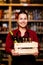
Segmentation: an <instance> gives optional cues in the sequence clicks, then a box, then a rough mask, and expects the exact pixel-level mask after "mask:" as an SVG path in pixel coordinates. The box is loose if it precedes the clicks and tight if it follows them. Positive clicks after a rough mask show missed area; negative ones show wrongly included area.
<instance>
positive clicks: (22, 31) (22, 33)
mask: <svg viewBox="0 0 43 65" xmlns="http://www.w3.org/2000/svg"><path fill="white" fill-rule="evenodd" d="M19 31H20V32H21V36H24V34H25V32H26V28H21V27H19Z"/></svg>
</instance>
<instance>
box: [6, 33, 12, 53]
mask: <svg viewBox="0 0 43 65" xmlns="http://www.w3.org/2000/svg"><path fill="white" fill-rule="evenodd" d="M12 48H13V41H12V38H11V35H10V33H8V35H7V37H6V46H5V50H6V52H7V53H11V49H12Z"/></svg>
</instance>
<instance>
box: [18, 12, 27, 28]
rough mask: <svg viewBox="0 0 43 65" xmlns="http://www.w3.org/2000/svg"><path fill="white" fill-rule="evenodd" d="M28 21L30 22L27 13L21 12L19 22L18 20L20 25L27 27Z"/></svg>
mask: <svg viewBox="0 0 43 65" xmlns="http://www.w3.org/2000/svg"><path fill="white" fill-rule="evenodd" d="M27 22H28V17H27V15H26V14H25V13H21V14H19V16H18V22H17V23H18V25H19V27H22V28H24V27H26V26H27Z"/></svg>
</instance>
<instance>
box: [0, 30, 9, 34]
mask: <svg viewBox="0 0 43 65" xmlns="http://www.w3.org/2000/svg"><path fill="white" fill-rule="evenodd" d="M8 32H9V31H8ZM8 32H4V31H2V32H0V34H8Z"/></svg>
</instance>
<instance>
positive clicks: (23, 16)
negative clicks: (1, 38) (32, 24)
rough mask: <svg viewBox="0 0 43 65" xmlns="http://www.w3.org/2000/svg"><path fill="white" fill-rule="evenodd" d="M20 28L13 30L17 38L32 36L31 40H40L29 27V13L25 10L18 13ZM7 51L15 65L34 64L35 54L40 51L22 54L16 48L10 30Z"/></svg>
mask: <svg viewBox="0 0 43 65" xmlns="http://www.w3.org/2000/svg"><path fill="white" fill-rule="evenodd" d="M17 23H18V29H16V30H13V31H12V32H13V36H14V37H16V38H19V39H20V38H23V37H24V38H31V41H35V42H38V37H37V35H36V33H35V32H34V31H32V30H29V29H28V28H27V23H28V15H27V13H26V12H25V11H20V12H19V13H18V20H17ZM6 51H7V53H10V54H11V55H12V61H13V65H14V64H15V65H17V64H18V65H33V64H34V63H35V56H36V55H38V53H39V52H38V53H37V52H36V53H34V54H33V55H20V54H19V53H17V52H15V50H14V43H13V39H12V36H11V34H10V32H9V33H8V35H7V38H6Z"/></svg>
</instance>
